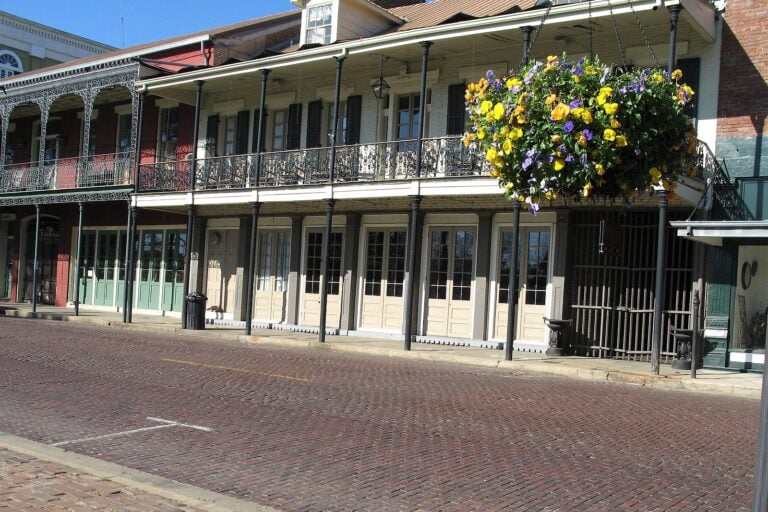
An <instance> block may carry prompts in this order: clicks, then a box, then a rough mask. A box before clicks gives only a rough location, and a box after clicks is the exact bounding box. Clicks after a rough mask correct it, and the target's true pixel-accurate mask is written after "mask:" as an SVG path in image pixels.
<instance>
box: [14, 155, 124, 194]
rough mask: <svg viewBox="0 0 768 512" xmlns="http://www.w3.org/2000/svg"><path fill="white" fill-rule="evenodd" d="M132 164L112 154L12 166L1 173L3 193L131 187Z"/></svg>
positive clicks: (122, 156)
mask: <svg viewBox="0 0 768 512" xmlns="http://www.w3.org/2000/svg"><path fill="white" fill-rule="evenodd" d="M132 161H133V159H132V157H131V155H130V154H129V153H112V154H103V155H92V156H88V157H72V158H59V159H56V160H47V161H45V162H43V163H40V162H27V163H19V164H9V165H6V166H4V167H3V169H2V170H0V193H12V192H38V191H45V190H71V189H78V188H94V187H114V186H121V185H129V184H130V183H131V165H132Z"/></svg>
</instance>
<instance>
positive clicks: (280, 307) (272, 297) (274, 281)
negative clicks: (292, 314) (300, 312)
mask: <svg viewBox="0 0 768 512" xmlns="http://www.w3.org/2000/svg"><path fill="white" fill-rule="evenodd" d="M258 243H259V246H258V249H257V258H258V259H257V269H256V287H255V288H256V289H255V290H254V301H253V302H254V313H253V317H254V319H256V320H260V321H266V322H281V321H283V319H284V313H285V292H286V290H287V289H288V271H289V264H290V251H291V233H290V231H287V230H279V231H278V230H264V231H262V232H260V233H259V242H258Z"/></svg>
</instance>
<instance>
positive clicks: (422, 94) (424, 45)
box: [416, 41, 432, 178]
mask: <svg viewBox="0 0 768 512" xmlns="http://www.w3.org/2000/svg"><path fill="white" fill-rule="evenodd" d="M430 46H432V42H431V41H422V42H421V87H420V88H419V133H418V137H417V138H416V177H417V178H421V160H422V146H423V145H424V129H425V128H426V123H425V122H424V121H425V119H426V116H425V115H424V111H425V110H426V109H427V61H428V60H429V48H430Z"/></svg>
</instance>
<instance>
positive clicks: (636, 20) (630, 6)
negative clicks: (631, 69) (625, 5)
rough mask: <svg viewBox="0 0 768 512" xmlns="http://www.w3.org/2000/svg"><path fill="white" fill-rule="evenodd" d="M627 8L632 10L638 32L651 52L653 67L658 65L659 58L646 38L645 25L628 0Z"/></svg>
mask: <svg viewBox="0 0 768 512" xmlns="http://www.w3.org/2000/svg"><path fill="white" fill-rule="evenodd" d="M629 9H630V10H631V11H632V14H634V15H635V23H637V26H638V27H640V32H642V34H643V39H644V40H645V46H646V47H647V48H648V51H649V52H651V58H653V65H654V67H657V68H658V67H659V60H658V59H657V58H656V52H654V51H653V46H651V42H650V41H649V40H648V33H647V32H646V31H645V27H644V26H643V24H642V23H641V22H640V17H639V16H638V15H637V12H635V8H634V7H632V2H629Z"/></svg>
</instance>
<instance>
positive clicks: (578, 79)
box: [571, 75, 581, 84]
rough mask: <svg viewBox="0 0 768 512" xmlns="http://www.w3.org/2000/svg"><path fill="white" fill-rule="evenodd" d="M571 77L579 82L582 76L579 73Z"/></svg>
mask: <svg viewBox="0 0 768 512" xmlns="http://www.w3.org/2000/svg"><path fill="white" fill-rule="evenodd" d="M571 78H573V81H574V82H576V83H577V84H578V83H579V82H581V77H580V76H579V75H571Z"/></svg>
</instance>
